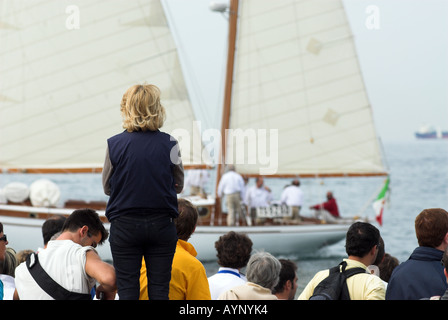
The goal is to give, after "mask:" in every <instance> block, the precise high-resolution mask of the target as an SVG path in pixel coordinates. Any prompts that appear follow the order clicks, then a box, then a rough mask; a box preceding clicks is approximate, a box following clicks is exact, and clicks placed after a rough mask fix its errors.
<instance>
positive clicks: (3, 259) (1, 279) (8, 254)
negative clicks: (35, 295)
mask: <svg viewBox="0 0 448 320" xmlns="http://www.w3.org/2000/svg"><path fill="white" fill-rule="evenodd" d="M8 244H9V242H8V237H7V236H6V234H4V233H3V224H2V223H1V222H0V287H1V288H2V289H3V290H0V300H12V299H13V295H14V291H15V283H14V282H15V281H14V274H15V269H16V267H17V259H16V257H15V253H16V252H15V250H14V249H13V248H7V247H6V246H7V245H8Z"/></svg>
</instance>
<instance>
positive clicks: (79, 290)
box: [14, 209, 117, 300]
mask: <svg viewBox="0 0 448 320" xmlns="http://www.w3.org/2000/svg"><path fill="white" fill-rule="evenodd" d="M107 237H108V232H107V230H106V229H105V228H104V226H103V223H102V222H101V220H100V218H99V216H98V213H96V212H95V211H94V210H91V209H80V210H75V211H73V213H72V214H71V215H70V216H69V217H68V218H67V220H66V221H65V223H64V226H63V228H62V233H61V235H60V236H59V237H58V238H57V239H56V240H51V241H49V243H48V245H47V248H46V249H45V250H42V251H40V252H39V253H37V254H31V255H30V256H28V258H27V261H26V262H23V263H21V264H20V265H19V266H18V267H17V269H16V279H15V280H16V292H15V294H14V295H15V298H16V299H21V300H65V299H67V300H69V299H90V298H91V296H90V292H91V290H92V288H93V287H94V286H95V284H96V283H97V282H98V283H99V286H98V287H97V289H96V294H97V297H100V296H101V295H104V298H105V299H114V298H115V293H116V289H117V287H116V283H115V270H114V267H113V266H112V265H111V264H108V263H106V262H104V261H102V260H101V258H100V257H99V255H98V253H97V252H96V250H95V247H96V246H97V245H100V244H102V243H104V241H106V239H107Z"/></svg>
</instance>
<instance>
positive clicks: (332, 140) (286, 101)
mask: <svg viewBox="0 0 448 320" xmlns="http://www.w3.org/2000/svg"><path fill="white" fill-rule="evenodd" d="M231 11H232V10H231ZM235 46H236V51H235V67H234V70H233V86H232V99H231V108H230V121H229V124H230V125H229V129H232V130H233V131H235V130H236V129H238V130H239V134H240V136H238V135H237V134H233V136H230V137H229V136H228V137H227V154H226V156H227V160H226V162H227V163H228V162H234V163H236V166H237V169H238V171H239V172H241V173H245V174H260V173H263V172H260V168H265V169H267V168H268V167H269V166H271V167H272V168H271V169H274V170H270V172H268V173H270V174H275V175H279V176H292V175H300V176H339V175H342V176H343V175H355V176H357V175H382V174H385V172H386V169H385V168H384V165H383V162H382V157H381V149H380V146H379V142H378V139H377V136H376V132H375V128H374V124H373V119H372V112H371V106H370V104H369V101H368V98H367V93H366V89H365V87H364V82H363V78H362V75H361V71H360V67H359V64H358V58H357V53H356V48H355V45H354V40H353V36H352V33H351V30H350V26H349V23H348V21H347V17H346V14H345V11H344V7H343V5H342V2H341V1H338V0H302V1H300V0H280V1H272V0H243V1H239V10H238V25H237V33H236V45H235ZM263 130H265V131H263ZM276 130H278V131H276ZM229 132H230V134H232V131H229ZM241 135H242V136H241ZM276 135H278V136H277V138H278V139H277V141H278V143H277V141H276ZM263 139H265V140H263ZM254 146H257V147H258V148H260V147H263V148H265V149H266V150H264V149H263V150H259V149H258V150H257V148H255V147H254ZM260 151H261V152H260ZM269 156H270V157H271V159H270V161H271V164H270V165H269V163H268V162H269V161H268V160H269ZM232 157H233V158H232ZM263 157H264V158H263ZM272 161H274V162H275V161H277V163H272ZM268 171H269V170H268ZM265 172H267V171H266V170H265Z"/></svg>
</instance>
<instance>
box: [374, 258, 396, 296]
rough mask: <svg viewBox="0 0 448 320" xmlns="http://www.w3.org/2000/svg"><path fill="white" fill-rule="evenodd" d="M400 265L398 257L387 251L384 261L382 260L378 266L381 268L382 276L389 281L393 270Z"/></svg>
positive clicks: (385, 280)
mask: <svg viewBox="0 0 448 320" xmlns="http://www.w3.org/2000/svg"><path fill="white" fill-rule="evenodd" d="M399 265H400V262H399V261H398V259H397V258H395V257H393V256H391V255H390V254H389V253H386V254H385V255H384V259H383V261H381V263H380V264H379V265H378V268H379V269H380V278H381V279H382V280H383V281H384V282H387V283H389V280H390V277H391V275H392V272H393V271H394V269H395V268H396V267H398V266H399ZM386 292H387V291H386Z"/></svg>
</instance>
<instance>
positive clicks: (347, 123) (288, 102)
mask: <svg viewBox="0 0 448 320" xmlns="http://www.w3.org/2000/svg"><path fill="white" fill-rule="evenodd" d="M0 6H1V10H0V41H1V43H2V46H1V47H0V74H1V75H2V76H1V78H2V79H4V80H2V82H1V83H0V137H1V138H0V170H1V171H2V172H4V173H13V172H19V173H61V174H74V173H81V172H82V173H85V172H94V173H99V172H101V168H102V164H103V161H104V153H105V148H106V140H107V138H108V137H110V136H112V135H114V134H116V133H118V132H120V131H121V130H122V128H121V121H120V120H121V119H120V117H119V102H120V100H121V95H122V94H123V92H124V91H125V90H126V89H127V88H128V87H129V86H130V85H132V84H135V83H143V82H149V83H154V84H157V85H158V86H159V87H160V89H161V91H162V101H163V103H164V105H165V107H166V111H167V121H166V123H165V125H164V127H163V128H162V129H163V130H164V131H165V132H167V133H170V134H172V135H173V136H174V137H175V138H176V137H178V136H182V137H185V136H187V137H190V138H192V137H198V136H199V137H200V136H201V132H200V129H199V128H198V127H197V126H196V124H197V123H196V122H195V116H194V113H193V110H192V106H191V102H190V98H189V93H188V90H187V87H186V85H185V80H184V76H183V70H182V67H181V64H180V60H179V54H178V50H177V48H176V43H175V41H174V39H173V36H172V32H171V29H170V26H169V23H168V21H167V19H166V16H165V13H164V10H163V6H162V4H161V2H160V0H150V1H148V0H145V1H140V0H136V1H121V0H107V1H94V2H92V1H88V0H80V1H77V3H76V5H72V4H71V3H69V1H65V0H64V1H55V0H43V1H40V2H38V3H30V2H29V1H26V0H3V1H1V2H0ZM81 14H82V16H81V17H82V19H79V15H81ZM228 15H229V41H228V56H227V70H226V83H225V88H223V90H224V93H225V94H224V102H223V107H222V114H223V116H222V126H221V137H222V142H221V146H222V148H220V150H219V159H218V163H217V164H216V175H217V179H216V180H217V181H216V183H217V184H218V182H219V180H220V178H221V176H222V174H223V172H224V167H225V164H228V163H234V164H236V166H237V169H238V172H240V173H241V174H244V175H247V176H257V175H260V174H261V175H266V176H270V177H284V178H291V177H313V178H314V177H315V178H322V177H363V176H374V177H376V176H387V170H386V168H385V166H384V162H383V159H382V154H381V148H380V145H379V142H378V139H377V136H376V132H375V128H374V124H373V120H372V111H371V106H370V104H369V101H368V98H367V94H366V90H365V87H364V82H363V79H362V75H361V71H360V67H359V64H358V59H357V54H356V48H355V46H354V41H353V36H352V33H351V30H350V26H349V24H348V21H347V17H346V14H345V10H344V7H343V4H342V1H337V0H319V1H315V0H313V1H310V0H281V1H271V0H244V1H237V0H232V1H230V7H229V10H228ZM232 132H233V133H234V132H237V134H233V135H232V134H231V133H232ZM238 133H240V134H243V136H244V137H243V139H241V135H239V134H238ZM182 140H183V141H180V147H181V153H182V158H183V162H184V166H185V167H186V168H204V167H207V166H209V165H210V163H209V162H208V161H209V159H207V157H206V156H205V155H207V152H204V147H203V145H202V144H201V143H194V141H196V139H194V138H192V139H191V140H189V139H182ZM190 141H193V143H190ZM254 146H256V148H255V149H254V148H253V147H254ZM241 150H247V152H241ZM250 150H252V151H254V150H255V151H254V152H250ZM191 200H192V201H193V202H194V203H195V204H196V205H197V206H198V208H199V209H200V210H199V211H200V212H201V218H200V225H199V226H198V227H197V229H196V232H195V233H194V235H193V237H192V238H191V240H190V241H191V242H192V243H193V245H194V246H195V248H196V249H197V251H198V258H199V259H201V260H214V259H215V258H216V256H215V249H214V242H215V241H216V240H217V239H218V238H219V236H220V235H222V234H224V233H227V232H228V231H230V230H234V231H239V232H244V233H247V234H248V235H249V236H250V238H251V239H252V241H253V243H254V249H264V250H266V251H268V252H271V253H273V254H290V253H302V252H304V253H305V252H306V253H308V252H313V251H315V250H317V249H318V248H321V247H323V246H325V245H329V244H332V243H335V242H338V241H340V240H341V239H343V238H344V237H345V234H346V231H347V229H348V227H349V225H350V224H351V223H352V222H353V220H350V221H347V222H345V223H339V224H324V223H320V222H319V223H317V224H316V223H299V224H294V225H291V224H288V225H284V224H275V223H271V224H270V225H266V226H264V225H256V226H255V225H253V226H250V225H239V226H226V225H224V222H225V219H222V212H221V206H220V199H218V198H215V197H214V196H213V195H211V196H209V197H208V198H206V199H202V198H191ZM81 205H90V204H89V203H81ZM74 208H75V205H73V202H72V206H68V207H67V206H65V207H64V208H43V207H33V206H30V205H23V204H21V205H17V204H6V205H0V221H1V222H2V223H3V224H4V225H5V230H7V233H8V239H9V241H10V243H11V244H12V245H13V246H14V248H15V249H16V250H21V249H29V248H34V247H37V246H38V245H39V244H40V243H41V229H40V227H41V225H42V223H43V221H44V220H45V219H46V218H48V217H49V216H51V215H54V214H69V213H70V212H71V211H73V209H74ZM98 209H99V211H98V212H99V213H100V215H102V216H104V211H103V210H101V208H98ZM104 219H105V217H104ZM104 221H105V225H106V227H107V228H108V227H109V223H108V222H107V220H106V219H105V220H104ZM99 253H100V255H101V256H102V257H103V259H111V255H110V250H109V248H108V245H107V244H106V245H104V246H103V247H102V248H99Z"/></svg>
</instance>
